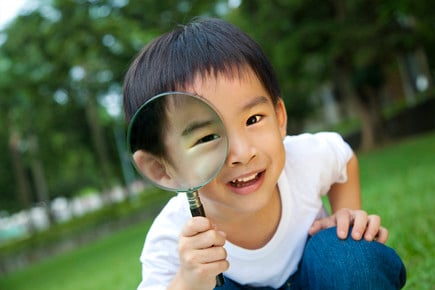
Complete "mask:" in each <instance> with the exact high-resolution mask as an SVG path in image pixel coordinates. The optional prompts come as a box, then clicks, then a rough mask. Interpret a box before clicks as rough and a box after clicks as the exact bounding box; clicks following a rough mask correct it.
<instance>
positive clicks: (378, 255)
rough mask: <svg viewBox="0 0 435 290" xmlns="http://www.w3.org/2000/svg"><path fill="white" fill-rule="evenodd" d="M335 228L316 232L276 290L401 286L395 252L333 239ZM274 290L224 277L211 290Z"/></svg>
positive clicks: (402, 270)
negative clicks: (296, 267)
mask: <svg viewBox="0 0 435 290" xmlns="http://www.w3.org/2000/svg"><path fill="white" fill-rule="evenodd" d="M336 232H337V230H336V228H335V227H334V228H329V229H325V230H322V231H320V232H319V233H317V234H315V235H314V236H312V237H311V238H310V239H309V240H308V241H307V244H306V246H305V250H304V254H303V256H302V259H301V261H300V263H299V267H298V270H297V272H296V273H294V274H293V275H291V276H290V277H289V279H288V280H287V282H286V283H284V285H283V286H281V287H280V288H278V289H279V290H305V289H319V290H320V289H321V290H328V289H339V290H346V289H352V290H362V289H367V290H368V289H370V290H378V289H379V290H389V289H401V288H402V287H403V286H404V285H405V281H406V270H405V266H404V265H403V263H402V261H401V259H400V258H399V256H398V255H397V254H396V252H395V251H394V250H393V249H391V248H389V247H387V246H385V245H383V244H381V243H378V242H367V241H365V240H361V241H355V240H353V239H352V238H351V237H350V236H349V237H348V238H347V239H346V240H340V239H339V238H338V237H337V233H336ZM236 289H238V290H242V289H246V290H249V289H257V290H274V288H271V287H250V286H244V285H240V284H238V283H237V282H235V281H232V280H230V279H228V278H227V277H225V284H224V285H223V286H222V287H216V288H215V290H236Z"/></svg>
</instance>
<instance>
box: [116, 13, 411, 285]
mask: <svg viewBox="0 0 435 290" xmlns="http://www.w3.org/2000/svg"><path fill="white" fill-rule="evenodd" d="M167 91H185V92H189V93H192V94H196V95H200V96H202V97H203V98H205V99H206V100H208V101H209V102H210V103H211V104H213V105H214V107H215V108H216V109H217V110H218V111H219V113H220V115H221V116H222V119H223V122H224V125H225V127H226V131H227V137H228V141H229V152H228V155H227V158H226V161H225V164H224V166H223V168H222V169H221V171H220V172H219V174H218V175H217V177H216V178H215V179H213V180H212V181H211V182H210V183H209V184H207V185H206V186H205V187H203V188H201V189H200V196H201V200H202V202H203V205H204V208H205V212H206V213H207V218H203V217H194V218H192V217H191V216H190V213H189V208H188V204H187V202H186V199H185V196H184V195H182V194H179V195H177V196H176V197H174V198H172V199H171V200H170V201H169V202H168V204H167V205H166V206H165V208H164V209H163V210H162V212H161V213H160V214H159V216H158V217H157V218H156V219H155V221H154V223H153V225H152V227H151V229H150V231H149V232H148V235H147V238H146V241H145V245H144V249H143V252H142V255H141V261H142V266H143V269H142V282H141V283H140V285H139V287H138V289H189V290H191V289H213V288H214V287H215V283H216V280H215V276H216V275H218V274H219V273H222V272H223V274H224V276H225V284H224V285H223V286H222V287H219V288H216V289H400V288H401V287H403V285H404V284H405V268H404V266H403V263H402V262H401V260H400V258H399V257H398V256H397V254H396V253H395V252H394V251H393V250H392V249H390V248H388V247H387V246H385V245H384V243H385V242H386V240H387V237H388V232H387V230H386V229H384V228H383V227H381V224H380V218H379V217H378V216H376V215H367V214H366V213H365V212H364V211H362V210H361V209H360V207H361V204H360V203H361V202H360V189H359V177H358V164H357V159H356V157H355V155H354V154H353V152H352V150H351V149H350V147H349V146H348V145H347V144H346V143H345V142H344V141H343V140H342V138H341V137H340V136H339V135H337V134H334V133H318V134H302V135H298V136H287V135H286V123H287V116H286V110H285V106H284V103H283V101H282V99H281V94H280V89H279V85H278V82H277V79H276V77H275V74H274V72H273V69H272V66H271V64H270V63H269V61H268V60H267V58H266V57H265V55H264V54H263V52H262V50H261V48H260V47H259V46H258V44H256V43H255V42H254V41H253V40H252V39H251V38H250V37H249V36H247V35H246V34H244V33H243V32H241V31H240V30H239V29H237V28H236V27H234V26H233V25H231V24H229V23H227V22H224V21H222V20H218V19H207V18H204V19H198V20H196V21H194V22H192V23H190V24H188V25H187V26H179V27H177V28H176V29H175V30H173V31H172V32H169V33H167V34H164V35H162V36H161V37H159V38H157V39H155V40H154V41H153V42H152V43H150V44H149V45H148V46H147V47H146V48H145V49H144V50H143V51H142V52H141V53H140V55H139V56H138V57H137V58H136V59H135V61H134V62H133V64H132V65H131V67H130V69H129V71H128V73H127V75H126V79H125V85H124V109H125V114H126V117H127V120H128V121H130V119H131V117H132V115H133V114H134V113H135V112H136V111H137V110H138V108H139V107H140V106H141V105H142V104H143V103H144V102H145V101H147V100H148V99H149V98H150V97H152V96H154V95H157V94H159V93H162V92H167ZM326 194H327V196H328V199H329V202H330V204H331V209H332V213H331V215H330V216H328V215H327V213H326V211H325V209H324V207H323V205H322V200H321V197H322V195H326ZM373 240H376V241H373Z"/></svg>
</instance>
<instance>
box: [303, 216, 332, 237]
mask: <svg viewBox="0 0 435 290" xmlns="http://www.w3.org/2000/svg"><path fill="white" fill-rule="evenodd" d="M335 225H336V224H335V218H334V217H332V216H331V217H327V218H323V219H319V220H316V221H314V223H313V224H312V225H311V228H310V230H309V232H308V233H309V234H310V235H311V236H312V235H314V234H315V233H317V232H318V231H320V230H323V229H327V228H330V227H333V226H335Z"/></svg>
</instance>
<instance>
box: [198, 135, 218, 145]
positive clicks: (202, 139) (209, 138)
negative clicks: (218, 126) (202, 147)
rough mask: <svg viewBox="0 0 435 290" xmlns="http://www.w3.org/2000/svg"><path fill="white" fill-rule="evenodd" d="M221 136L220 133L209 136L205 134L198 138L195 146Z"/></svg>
mask: <svg viewBox="0 0 435 290" xmlns="http://www.w3.org/2000/svg"><path fill="white" fill-rule="evenodd" d="M219 137H220V136H219V135H218V134H209V135H207V136H204V137H202V138H200V139H198V141H196V142H195V144H194V146H195V145H199V144H203V143H206V142H210V141H213V140H216V139H218V138H219Z"/></svg>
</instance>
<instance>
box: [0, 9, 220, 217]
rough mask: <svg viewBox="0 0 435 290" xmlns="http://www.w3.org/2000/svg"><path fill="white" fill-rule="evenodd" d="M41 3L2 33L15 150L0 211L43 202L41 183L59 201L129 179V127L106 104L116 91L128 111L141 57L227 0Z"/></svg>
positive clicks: (8, 133)
mask: <svg viewBox="0 0 435 290" xmlns="http://www.w3.org/2000/svg"><path fill="white" fill-rule="evenodd" d="M38 2H39V6H38V8H37V9H35V10H33V11H28V12H27V13H26V14H23V15H20V16H19V17H18V18H16V20H15V21H14V22H12V23H11V25H10V26H9V27H7V28H6V29H5V30H4V31H2V32H0V33H1V34H2V35H4V36H6V41H5V42H4V43H3V44H0V75H1V77H0V91H1V92H2V94H1V95H0V125H1V126H0V137H1V138H0V140H1V141H0V149H3V152H8V153H9V154H2V156H0V164H1V167H0V172H1V173H2V175H1V176H0V188H1V189H2V191H1V194H0V205H1V208H0V209H8V210H15V209H17V208H18V207H21V208H23V207H28V206H29V205H30V204H31V203H33V202H35V201H37V200H36V199H37V198H36V196H37V187H36V184H41V183H43V184H46V185H47V188H48V193H49V195H50V197H51V198H53V197H56V196H67V197H68V196H71V195H72V194H73V193H74V192H78V191H80V190H81V188H83V187H95V188H99V189H100V190H106V189H107V188H108V187H110V186H112V185H113V184H118V183H121V182H120V180H122V174H121V166H119V165H118V164H119V160H120V159H119V156H118V152H117V150H118V149H117V148H116V145H115V144H116V142H115V139H114V138H115V137H114V133H113V128H114V127H124V126H125V124H124V123H123V119H122V117H121V116H118V115H115V116H113V115H110V114H109V112H108V110H107V109H106V107H105V106H104V104H105V102H106V98H107V95H108V94H111V95H112V96H115V98H118V99H117V101H118V104H116V103H115V104H112V106H113V105H114V106H115V107H116V106H117V107H118V111H121V102H120V100H119V98H120V94H121V88H122V81H123V77H124V73H125V72H126V70H127V67H128V65H129V63H130V62H131V60H132V59H133V57H134V55H136V54H137V53H138V52H139V50H140V49H141V48H142V47H143V46H144V45H145V44H146V43H147V42H149V41H150V40H151V39H152V38H154V37H155V36H157V35H159V34H161V33H162V32H164V31H166V30H169V28H172V27H173V26H174V25H175V24H176V23H185V22H186V21H188V20H190V19H191V18H192V17H193V16H197V15H202V14H208V15H216V5H217V4H216V3H217V2H221V1H199V0H191V1H189V0H186V1H178V0H170V1H156V0H146V1H143V0H130V1H113V0H98V1H86V0H53V1H48V2H47V1H42V0H41V1H38ZM32 140H33V141H32ZM12 141H14V142H12ZM14 150H15V155H14V154H13V153H12V152H13V151H14ZM11 155H12V156H13V157H14V158H11ZM36 163H38V164H39V165H41V167H42V168H41V169H42V170H41V171H39V174H35V167H34V166H33V167H32V164H36ZM11 169H12V170H11ZM22 184H28V186H20V185H22ZM26 188H27V189H26ZM18 196H21V199H20V198H18ZM20 200H21V204H19V201H20ZM24 200H27V201H28V202H27V203H26V202H24ZM39 201H41V200H39Z"/></svg>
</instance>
